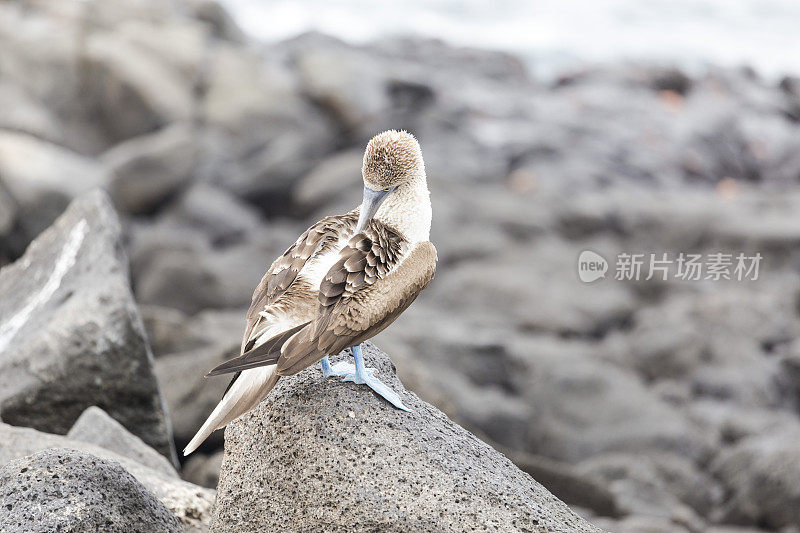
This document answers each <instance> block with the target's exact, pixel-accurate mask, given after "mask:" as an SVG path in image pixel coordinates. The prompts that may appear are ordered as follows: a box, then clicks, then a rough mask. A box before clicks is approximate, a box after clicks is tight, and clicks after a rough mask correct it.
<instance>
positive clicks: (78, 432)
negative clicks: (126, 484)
mask: <svg viewBox="0 0 800 533" xmlns="http://www.w3.org/2000/svg"><path fill="white" fill-rule="evenodd" d="M67 437H69V438H71V439H74V440H79V441H81V442H88V443H90V444H96V445H97V446H102V447H103V448H105V449H107V450H111V451H112V452H116V453H118V454H120V455H124V456H125V457H130V458H131V459H133V460H134V461H137V462H139V463H141V464H143V465H145V466H147V467H150V468H152V469H153V470H158V471H160V472H163V473H165V474H167V475H175V468H174V467H173V466H172V464H171V463H170V462H169V461H168V460H167V458H166V457H164V456H163V455H161V454H160V453H158V452H157V451H155V450H154V449H153V448H151V447H150V446H148V445H147V444H145V443H144V441H143V440H142V439H140V438H139V437H137V436H136V435H134V434H133V433H131V432H129V431H128V430H127V429H125V428H124V427H123V426H122V424H120V423H119V422H117V421H116V420H114V419H113V418H111V417H110V416H108V414H107V413H106V412H105V411H103V410H102V409H100V408H99V407H95V406H92V407H89V408H88V409H86V410H85V411H84V412H83V414H82V415H81V416H80V417H79V418H78V420H77V421H76V422H75V425H73V426H72V429H70V430H69V433H67Z"/></svg>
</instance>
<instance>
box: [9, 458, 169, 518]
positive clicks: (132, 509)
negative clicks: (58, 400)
mask: <svg viewBox="0 0 800 533" xmlns="http://www.w3.org/2000/svg"><path fill="white" fill-rule="evenodd" d="M0 503H2V506H0V523H2V524H3V531H7V532H8V533H12V532H20V533H22V532H25V533H35V532H42V533H44V532H46V531H70V532H72V531H74V532H76V533H77V532H79V531H108V532H120V533H122V532H124V531H164V532H173V533H177V532H182V531H183V528H182V527H181V523H180V521H179V520H178V519H177V518H176V517H174V516H173V515H172V514H170V512H169V510H168V509H167V508H166V507H164V504H163V503H161V502H160V501H158V499H157V498H156V497H155V496H154V495H153V494H151V493H150V492H148V491H147V489H146V488H145V487H144V486H143V485H142V484H141V483H139V482H138V481H137V480H136V478H134V477H133V476H132V475H130V474H129V473H128V472H126V471H125V469H124V468H122V466H120V465H119V464H117V463H113V462H110V461H106V460H104V459H101V458H99V457H95V456H92V455H89V454H87V453H83V452H79V451H76V450H68V449H56V450H46V451H43V452H39V453H36V454H34V455H31V456H29V457H25V458H23V459H18V460H16V461H12V462H10V463H7V464H6V465H5V466H3V467H2V469H0Z"/></svg>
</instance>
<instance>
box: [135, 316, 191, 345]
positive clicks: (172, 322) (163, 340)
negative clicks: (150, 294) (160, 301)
mask: <svg viewBox="0 0 800 533" xmlns="http://www.w3.org/2000/svg"><path fill="white" fill-rule="evenodd" d="M139 313H140V314H141V315H142V322H143V323H144V329H145V330H146V331H147V340H148V341H149V342H150V347H151V348H152V350H153V355H154V356H155V357H161V356H162V355H164V354H168V353H171V352H175V351H179V348H178V347H179V346H180V343H181V341H182V335H181V333H182V330H183V327H184V325H185V324H186V321H187V316H186V315H185V314H184V313H183V312H181V311H179V310H178V309H173V308H171V307H164V306H162V305H140V306H139Z"/></svg>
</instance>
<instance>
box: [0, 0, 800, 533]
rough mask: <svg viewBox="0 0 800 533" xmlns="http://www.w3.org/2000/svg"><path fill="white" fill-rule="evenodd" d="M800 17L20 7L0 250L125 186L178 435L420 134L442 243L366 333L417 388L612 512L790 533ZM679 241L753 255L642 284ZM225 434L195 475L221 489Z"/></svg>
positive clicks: (731, 5) (679, 1) (638, 527)
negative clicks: (589, 255) (307, 247)
mask: <svg viewBox="0 0 800 533" xmlns="http://www.w3.org/2000/svg"><path fill="white" fill-rule="evenodd" d="M799 25H800V4H798V3H797V2H793V1H791V0H768V1H764V0H759V1H756V0H728V1H723V0H676V1H667V0H651V1H646V2H644V1H634V0H605V1H590V0H571V1H563V2H543V1H535V2H526V1H523V0H502V1H498V2H480V1H478V0H470V1H466V2H455V1H448V0H437V1H423V0H405V1H403V2H398V1H391V2H365V1H359V0H347V1H343V2H338V3H336V4H335V5H334V4H332V3H330V2H322V1H319V0H304V1H299V2H288V1H273V2H267V1H263V2H262V1H256V0H227V1H224V2H221V3H215V2H211V1H207V0H105V1H72V0H25V1H23V0H3V1H2V2H0V265H2V264H5V263H9V262H12V261H14V260H15V259H17V258H18V257H20V256H21V254H22V253H23V252H24V250H25V247H26V246H27V244H28V243H29V242H30V241H31V240H32V239H33V238H35V237H36V235H38V234H39V233H40V232H41V231H42V230H44V229H45V228H47V227H48V226H49V225H50V223H51V222H52V221H53V220H54V219H55V218H56V217H57V216H58V215H59V214H60V213H61V212H62V211H63V209H64V208H65V207H66V205H67V204H68V202H69V201H70V200H71V199H73V198H75V197H76V196H78V195H80V194H81V193H82V192H85V191H87V190H90V189H93V188H95V187H103V188H105V189H106V190H107V191H109V193H110V194H111V196H112V198H113V201H114V203H115V205H116V208H117V209H118V211H119V213H120V216H121V217H122V220H123V225H124V233H125V240H126V244H127V246H126V248H127V250H126V251H127V254H128V257H129V260H130V268H131V278H132V285H133V290H134V295H135V297H136V300H137V302H138V304H139V308H140V312H141V314H142V316H143V318H144V321H145V326H146V328H147V331H148V334H149V339H150V343H151V345H152V349H153V352H154V355H155V357H156V360H155V367H156V373H157V375H158V378H159V381H160V383H161V387H162V392H163V394H164V396H165V398H166V401H167V404H168V407H169V411H170V416H171V419H172V424H173V429H174V435H175V441H176V444H177V446H178V447H179V448H182V447H183V445H185V444H186V443H187V442H188V440H189V439H190V438H191V436H192V435H193V433H194V431H195V430H196V429H197V428H198V427H199V426H200V424H201V423H202V421H203V420H204V419H205V417H206V416H207V414H208V413H209V412H210V411H211V409H212V408H213V406H214V405H215V404H216V402H217V401H218V399H219V398H220V397H221V395H222V393H223V391H224V389H225V386H226V385H227V380H225V379H224V378H219V379H214V380H204V379H203V378H202V376H203V373H204V372H205V371H207V370H208V369H210V368H212V367H213V366H214V365H215V364H217V363H218V362H221V361H222V360H224V359H227V358H230V357H233V356H234V355H237V354H238V350H239V345H240V340H241V335H242V333H243V329H244V321H243V318H244V312H245V310H246V308H247V307H248V305H249V301H250V296H251V294H252V291H253V289H254V287H255V286H256V284H257V283H258V281H259V280H260V278H261V276H262V275H263V273H264V272H265V271H266V270H267V268H268V267H269V265H270V264H271V262H272V260H273V259H274V258H275V257H277V256H278V255H279V254H280V253H282V252H283V251H284V250H285V249H286V247H287V246H288V245H290V244H291V243H292V242H293V241H294V240H295V238H296V237H297V235H299V233H300V232H301V231H302V230H304V229H305V228H306V227H308V225H310V224H311V223H312V222H314V221H316V220H318V219H319V218H321V217H322V216H325V215H327V214H333V213H340V212H344V211H347V210H349V209H351V208H352V207H354V206H355V205H356V204H357V203H358V202H359V201H360V190H361V176H360V167H361V157H362V154H363V149H364V147H365V145H366V142H367V141H368V140H369V138H370V137H372V136H373V135H374V134H376V133H378V132H380V131H382V130H384V129H388V128H395V129H401V128H402V129H406V130H408V131H410V132H412V133H414V134H415V135H416V136H417V137H418V139H419V141H420V143H421V145H422V149H423V154H424V157H425V162H426V166H427V171H428V181H429V185H430V188H431V192H432V200H433V208H434V222H433V230H432V240H433V241H434V243H435V244H436V246H437V248H438V250H439V264H438V270H437V274H436V278H435V280H434V282H433V283H432V284H431V286H430V287H429V288H428V290H427V291H425V292H424V293H423V294H422V296H421V297H420V298H419V299H418V300H417V302H416V303H415V304H414V305H413V306H412V307H411V308H410V309H409V310H408V311H406V313H405V314H404V315H403V316H402V317H401V318H400V319H399V320H398V321H397V322H396V323H395V324H394V325H393V326H392V327H391V328H389V329H388V330H386V331H385V332H383V333H382V334H380V335H379V336H378V337H377V338H376V339H375V341H376V343H377V344H378V345H379V346H381V347H382V348H383V349H385V350H386V351H387V352H388V353H389V354H390V355H391V356H392V358H393V360H394V362H395V364H396V365H397V368H398V371H399V373H400V375H401V378H402V379H403V381H404V383H405V384H406V386H407V387H408V388H410V389H412V390H413V391H415V392H416V393H417V394H419V395H420V396H421V397H423V399H425V400H427V401H429V402H431V403H433V404H435V405H436V406H437V407H439V408H440V409H442V410H444V411H445V412H446V413H447V414H448V415H450V416H451V417H452V418H453V419H455V420H456V421H458V422H459V423H461V424H462V425H464V426H465V427H467V428H468V429H470V430H472V431H474V432H475V433H476V434H478V435H479V436H480V437H481V438H483V439H484V440H486V441H487V442H489V443H491V444H492V445H493V446H495V447H497V448H498V449H500V450H501V451H503V452H504V453H506V454H507V455H508V456H509V457H510V458H512V460H514V461H515V462H516V463H517V464H518V465H519V466H520V467H521V468H523V469H524V470H526V471H528V472H530V473H531V474H532V475H534V477H535V478H536V479H537V480H538V481H540V482H541V483H542V484H544V485H545V486H546V487H547V488H548V489H550V490H551V491H552V492H554V493H555V494H556V495H557V496H558V497H560V498H561V499H563V500H565V501H566V502H567V503H569V504H570V505H571V507H573V508H574V509H575V510H576V511H577V512H578V513H580V514H582V515H584V516H586V517H588V518H589V520H591V521H592V522H594V523H596V524H597V525H598V526H601V527H603V528H605V529H607V530H609V531H615V532H623V533H626V532H662V531H663V532H692V533H694V532H714V533H735V532H740V533H754V532H757V531H781V532H783V533H796V532H798V531H800V341H798V329H799V328H798V326H799V324H798V313H800V283H798V266H800V253H799V250H798V245H799V244H800V215H798V213H800V189H799V188H798V185H800V77H798V76H800V54H799V53H798V51H800V32H798V31H797V28H798V26H799ZM584 250H592V251H594V252H597V253H599V254H600V255H601V256H603V257H604V258H606V259H607V260H608V262H609V270H608V272H607V274H606V278H605V279H599V280H596V281H594V282H592V283H584V282H582V281H581V280H580V278H579V276H578V256H579V255H580V253H581V252H582V251H584ZM621 253H641V254H645V265H644V266H643V270H642V272H643V275H642V277H641V279H640V280H639V281H636V280H618V279H614V278H615V274H616V272H615V269H616V258H617V257H618V256H619V254H621ZM664 253H666V254H668V256H669V257H671V258H673V259H674V258H675V257H677V256H678V254H680V253H686V254H689V253H692V254H703V257H708V256H709V255H710V254H715V253H723V254H733V255H734V256H735V255H736V254H739V253H745V254H746V255H747V256H755V254H760V255H761V257H762V260H761V263H760V270H759V272H758V276H757V279H752V276H751V279H746V280H741V281H740V280H736V279H735V278H734V279H731V280H724V279H721V280H713V279H700V280H694V281H691V280H690V281H687V280H681V279H676V277H675V276H674V275H672V274H674V273H675V272H676V270H675V268H676V267H675V266H674V265H673V267H672V269H673V270H671V271H670V275H669V276H668V279H666V280H664V279H662V277H661V276H660V275H657V276H654V277H653V278H652V279H649V280H645V279H644V278H645V277H646V275H644V274H646V272H647V268H648V266H649V265H648V264H647V261H648V259H649V256H650V254H656V255H657V256H658V257H661V254H664ZM732 277H733V276H732ZM703 278H705V276H703ZM221 449H222V433H221V432H218V433H217V434H215V436H214V437H213V438H212V439H210V441H209V442H208V443H207V444H206V445H205V446H204V447H203V448H202V449H201V450H200V453H198V454H197V455H194V456H192V457H191V458H190V459H189V461H188V462H187V463H185V464H184V465H183V472H182V473H183V475H184V477H186V478H187V479H189V480H191V481H194V482H196V483H200V484H204V485H207V486H212V487H213V486H215V485H216V475H217V469H218V468H219V464H220V462H221Z"/></svg>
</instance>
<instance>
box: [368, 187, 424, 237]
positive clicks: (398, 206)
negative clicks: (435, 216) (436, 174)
mask: <svg viewBox="0 0 800 533" xmlns="http://www.w3.org/2000/svg"><path fill="white" fill-rule="evenodd" d="M431 216H432V212H431V195H430V192H428V183H427V181H426V179H425V174H424V173H423V174H420V175H419V176H417V178H415V179H413V180H411V181H409V182H407V183H405V184H403V185H401V186H400V187H398V188H397V190H396V191H394V192H393V193H392V194H391V195H389V197H388V198H387V199H386V201H385V202H383V205H381V207H380V209H378V212H377V213H376V214H375V218H376V219H377V220H379V221H381V222H382V223H384V224H386V225H387V226H390V227H392V228H394V229H395V230H397V231H399V232H400V233H402V234H403V236H404V237H405V238H406V239H408V240H409V242H412V243H417V242H425V241H428V240H430V233H431Z"/></svg>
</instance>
